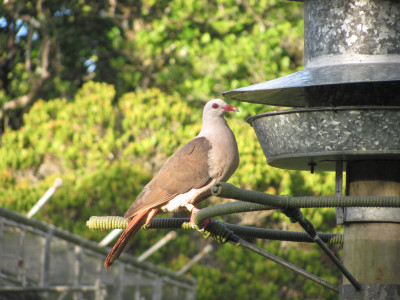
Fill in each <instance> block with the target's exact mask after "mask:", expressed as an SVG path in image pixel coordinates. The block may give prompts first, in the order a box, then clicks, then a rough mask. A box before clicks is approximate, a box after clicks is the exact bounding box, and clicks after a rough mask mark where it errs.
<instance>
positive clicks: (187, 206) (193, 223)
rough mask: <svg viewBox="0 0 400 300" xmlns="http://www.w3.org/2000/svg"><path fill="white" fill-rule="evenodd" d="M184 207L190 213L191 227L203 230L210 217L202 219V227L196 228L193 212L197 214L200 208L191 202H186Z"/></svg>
mask: <svg viewBox="0 0 400 300" xmlns="http://www.w3.org/2000/svg"><path fill="white" fill-rule="evenodd" d="M186 208H187V209H188V210H189V211H190V213H191V215H190V224H192V228H194V229H198V230H204V229H205V228H206V227H207V226H208V224H209V223H210V222H211V220H212V218H207V219H205V220H204V225H203V227H202V228H198V227H197V225H196V223H195V222H194V216H195V214H197V212H198V211H199V210H200V209H198V208H197V207H195V206H194V205H192V204H187V205H186Z"/></svg>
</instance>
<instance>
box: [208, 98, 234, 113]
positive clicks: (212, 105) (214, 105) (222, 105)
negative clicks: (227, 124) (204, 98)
mask: <svg viewBox="0 0 400 300" xmlns="http://www.w3.org/2000/svg"><path fill="white" fill-rule="evenodd" d="M226 111H239V109H238V108H236V107H234V106H232V105H229V104H227V103H226V102H225V101H224V100H222V99H213V100H210V101H208V102H207V104H206V106H205V107H204V111H203V118H204V117H212V118H215V117H221V116H223V115H224V113H225V112H226Z"/></svg>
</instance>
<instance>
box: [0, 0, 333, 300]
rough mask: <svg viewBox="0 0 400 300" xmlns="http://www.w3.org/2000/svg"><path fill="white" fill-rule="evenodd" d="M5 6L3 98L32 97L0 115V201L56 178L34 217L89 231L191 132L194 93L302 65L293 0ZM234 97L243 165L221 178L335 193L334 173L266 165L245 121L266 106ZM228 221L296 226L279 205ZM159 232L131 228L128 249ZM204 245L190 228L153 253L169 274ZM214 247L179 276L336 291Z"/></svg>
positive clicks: (300, 250)
mask: <svg viewBox="0 0 400 300" xmlns="http://www.w3.org/2000/svg"><path fill="white" fill-rule="evenodd" d="M14 3H16V2H15V1H9V4H8V5H5V6H4V9H1V10H0V17H2V18H3V19H2V20H1V22H0V29H1V31H0V64H1V66H2V69H1V72H0V105H1V106H3V105H4V104H6V103H10V102H11V101H13V100H14V99H15V98H16V97H20V96H26V95H28V96H31V97H32V101H31V102H30V103H33V104H32V105H31V106H30V103H28V104H29V105H27V106H25V107H22V108H21V109H20V110H15V111H12V112H8V113H7V115H6V116H2V117H0V118H3V121H4V122H2V126H4V130H3V127H2V129H1V130H2V132H3V134H2V136H1V147H0V157H1V160H0V205H1V206H5V207H7V208H10V209H14V210H17V211H19V212H22V213H26V212H27V211H28V210H29V209H30V208H31V207H32V206H33V205H34V203H35V202H36V201H37V200H38V199H39V198H40V197H41V196H42V195H43V194H44V193H45V191H46V190H47V189H48V188H49V187H50V186H51V185H52V184H53V182H54V180H55V179H56V178H57V177H61V178H62V179H63V181H64V184H63V186H62V187H61V188H60V189H59V190H57V192H56V194H55V195H54V196H53V197H52V199H51V200H50V201H49V202H48V203H47V204H46V206H45V207H44V208H43V209H42V210H41V211H40V212H39V213H38V214H37V215H36V216H35V218H39V219H43V220H46V221H48V222H50V223H53V224H55V225H57V226H60V227H62V228H65V229H68V230H71V231H72V232H74V233H77V234H81V235H84V236H86V237H89V238H92V239H95V240H96V239H97V240H98V239H100V238H102V237H103V236H104V235H106V232H96V231H89V230H87V229H86V228H85V222H86V220H87V219H88V218H89V217H90V216H92V215H122V214H123V213H124V211H125V210H126V209H127V208H128V207H129V205H130V204H131V203H132V201H133V200H134V199H135V197H136V195H137V194H138V193H139V192H140V191H141V189H142V187H143V186H144V185H145V184H146V183H147V182H148V181H149V180H150V179H151V177H152V176H153V174H154V172H156V171H157V170H158V169H159V168H160V167H161V165H162V164H163V163H164V162H165V160H166V158H167V157H169V156H170V155H171V154H172V153H173V152H175V151H176V150H177V148H178V147H179V146H181V145H183V144H184V143H186V142H187V141H189V140H190V139H191V138H193V137H194V136H195V135H196V134H197V133H198V132H199V130H200V128H201V110H202V107H203V104H204V102H203V103H201V101H198V100H202V101H205V100H208V99H209V98H215V97H218V95H220V93H221V92H223V91H227V90H229V89H233V88H238V87H242V86H246V85H249V84H252V83H258V82H262V81H265V80H270V79H273V78H276V77H279V76H283V75H287V74H289V73H292V72H294V71H296V70H298V69H300V68H301V67H302V57H303V54H302V52H303V44H302V39H303V38H302V35H303V19H302V4H301V3H295V2H288V1H282V0H261V1H255V0H239V1H231V0H216V1H194V0H188V1H183V0H174V1H118V2H117V5H116V6H113V3H115V2H113V1H77V0H76V1H75V0H74V1H67V2H65V1H44V2H41V6H40V5H36V4H34V3H33V2H31V1H27V2H26V5H25V6H23V7H22V6H21V7H22V8H20V9H22V11H17V10H18V9H19V8H18V7H19V6H16V5H14ZM21 13H22V14H23V15H24V16H25V18H24V19H23V20H22V19H19V18H20V15H21ZM28 17H29V18H28ZM28 19H29V20H28ZM35 21H37V22H39V23H40V24H41V25H42V26H40V27H36V26H34V24H35ZM43 24H45V25H43ZM17 27H18V28H19V30H18V32H19V33H18V36H17V30H15V28H17ZM23 29H25V30H23ZM29 32H31V34H32V36H33V37H34V38H32V39H30V38H29V36H30V35H29ZM46 41H50V44H49V45H50V46H49V48H46V45H47V44H46ZM46 49H47V50H48V52H46V51H45V50H46ZM46 53H48V56H46V55H45V54H46ZM46 61H47V62H48V64H47V65H46ZM47 73H48V76H47V75H46V74H47ZM91 80H95V81H97V82H93V81H91ZM100 82H101V83H100ZM232 104H234V105H236V106H238V107H239V108H240V111H241V112H240V113H236V114H235V115H234V116H233V115H232V116H229V117H228V122H229V124H230V126H231V128H232V130H233V131H234V133H235V134H236V137H237V141H238V146H239V151H240V160H241V163H240V166H239V169H238V170H237V172H236V173H235V174H234V176H232V178H231V180H230V182H231V183H233V184H235V185H237V186H240V187H244V188H248V189H253V190H258V191H265V192H268V193H272V194H288V195H293V196H297V195H332V194H333V193H334V185H333V182H334V180H333V174H331V173H317V174H313V175H311V174H309V173H308V172H300V171H287V170H281V169H275V168H272V167H269V166H268V165H267V164H266V160H265V157H264V155H263V153H262V150H261V147H260V145H259V143H258V141H257V138H256V135H255V134H254V131H253V129H252V128H251V126H249V124H247V123H246V122H245V119H246V118H247V117H248V116H250V115H254V114H256V113H260V112H263V111H266V110H272V109H274V108H273V107H266V106H262V105H255V104H250V103H232ZM7 124H8V125H7ZM222 201H226V200H223V199H212V200H210V201H208V202H207V203H203V204H201V206H202V207H204V206H206V205H214V204H217V203H221V202H222ZM303 212H304V213H305V215H306V216H307V217H308V218H309V219H310V220H311V221H312V222H313V223H314V224H315V226H316V227H317V230H320V231H333V230H335V231H337V230H338V229H334V227H335V213H334V210H333V209H318V210H316V209H306V210H304V211H303ZM224 220H227V221H230V222H234V223H242V224H252V225H254V224H255V225H257V226H263V227H267V228H279V229H289V230H300V228H299V227H298V226H296V225H292V224H290V222H289V220H288V219H287V218H285V217H284V216H282V215H281V214H279V212H273V213H263V214H257V213H253V214H241V215H234V216H227V217H224ZM164 234H165V231H161V230H159V231H152V230H146V231H144V230H142V231H140V232H139V233H138V235H137V236H136V238H135V240H134V247H133V248H132V249H130V251H131V253H133V254H134V255H139V254H141V253H142V252H143V251H144V250H146V249H147V248H148V247H150V246H151V245H152V244H154V243H155V242H156V241H157V240H158V239H159V238H160V237H161V236H163V235H164ZM207 242H208V241H204V240H203V239H201V237H200V235H199V234H198V233H197V232H193V231H191V232H179V237H178V238H177V239H176V240H174V241H172V242H171V244H173V245H171V246H169V247H164V248H162V249H161V250H160V251H158V252H157V253H156V254H154V255H153V256H151V257H150V258H149V260H150V261H151V262H154V263H157V264H160V265H163V266H165V267H168V268H171V269H174V270H179V269H180V268H181V267H182V266H184V265H185V264H186V263H187V262H188V261H189V260H190V258H191V257H193V256H195V255H196V254H197V253H198V252H199V250H200V249H201V248H202V247H204V245H205V244H206V243H207ZM254 242H256V243H257V245H258V246H260V247H262V248H264V249H266V250H267V251H270V252H272V253H274V254H277V255H279V256H282V257H283V258H285V259H287V260H289V261H291V262H293V263H295V264H298V265H299V266H301V267H303V268H305V269H307V270H308V271H310V272H313V273H315V274H317V275H320V276H322V277H323V278H325V279H327V280H329V281H330V282H332V283H337V281H338V278H339V277H340V275H339V273H338V272H337V271H336V270H335V268H334V267H333V266H332V264H331V263H330V262H328V261H327V260H326V259H324V256H323V255H322V254H321V253H320V251H318V249H316V248H315V247H314V246H311V245H305V244H294V243H285V242H277V241H254ZM171 249H173V250H171ZM215 249H216V250H215V251H214V252H213V253H212V254H209V255H208V257H207V258H206V259H205V260H204V261H205V262H204V263H202V264H198V265H196V266H195V267H193V268H192V269H191V270H190V273H189V275H191V276H194V277H195V278H196V279H197V280H198V290H197V294H198V298H199V299H232V298H235V299H236V298H237V299H321V298H323V299H334V298H336V295H334V294H333V293H332V292H329V291H326V290H324V289H322V288H320V287H319V286H317V285H316V284H314V283H312V282H310V281H308V280H304V279H303V278H301V277H299V276H296V275H294V274H293V273H291V272H288V271H286V270H285V269H283V268H282V267H280V266H277V265H275V264H274V263H271V262H269V261H266V260H265V259H263V258H262V257H260V256H258V255H256V254H253V253H250V252H249V251H248V250H245V249H240V248H235V247H233V246H231V245H215Z"/></svg>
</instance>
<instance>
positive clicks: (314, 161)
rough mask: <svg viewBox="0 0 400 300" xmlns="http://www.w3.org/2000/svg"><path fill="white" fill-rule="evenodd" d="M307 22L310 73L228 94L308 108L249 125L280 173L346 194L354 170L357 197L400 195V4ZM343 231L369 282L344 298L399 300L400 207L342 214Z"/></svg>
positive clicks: (310, 9) (321, 11)
mask: <svg viewBox="0 0 400 300" xmlns="http://www.w3.org/2000/svg"><path fill="white" fill-rule="evenodd" d="M304 24H305V28H304V36H305V41H304V48H305V59H304V63H305V68H304V70H302V71H299V72H296V73H294V74H291V75H288V76H285V77H282V78H277V79H275V80H271V81H267V82H263V83H259V84H255V85H252V86H249V87H243V88H239V89H235V90H232V91H228V92H226V93H224V95H225V96H226V97H229V98H232V99H236V100H240V101H247V102H256V103H263V104H269V105H278V106H292V107H300V108H296V109H290V110H283V111H278V112H271V113H265V114H261V115H257V116H254V117H251V118H250V119H249V122H250V123H251V125H252V126H253V127H254V130H255V132H256V134H257V137H258V138H259V141H260V144H261V146H262V148H263V151H264V154H265V156H266V157H267V162H268V163H269V164H270V165H272V166H275V167H280V168H285V169H300V170H311V172H314V171H320V170H330V171H336V172H337V192H336V195H341V194H342V191H341V183H342V171H343V170H346V172H347V182H346V194H347V195H354V196H356V195H368V196H399V195H400V1H398V0H385V1H381V0H318V1H316V0H304ZM338 223H339V224H341V223H344V225H345V242H344V259H343V261H344V264H345V266H346V267H348V269H349V271H350V272H351V273H352V274H353V275H354V276H355V278H356V279H358V280H359V282H361V284H362V288H361V291H357V290H356V289H355V288H354V287H353V286H351V285H350V284H349V282H348V281H346V280H344V283H343V285H342V292H341V299H383V298H382V297H386V298H385V299H399V297H400V209H398V208H347V209H345V210H338ZM382 254H383V255H382ZM396 297H397V298H396Z"/></svg>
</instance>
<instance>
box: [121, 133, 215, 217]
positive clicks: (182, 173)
mask: <svg viewBox="0 0 400 300" xmlns="http://www.w3.org/2000/svg"><path fill="white" fill-rule="evenodd" d="M211 147H212V146H211V143H210V141H209V140H208V139H207V138H205V137H197V138H195V139H193V140H191V141H190V142H189V143H187V144H186V145H185V146H183V147H182V148H181V149H179V150H178V151H177V152H176V153H175V154H174V155H172V156H171V157H170V159H168V161H167V162H166V163H165V165H164V167H162V169H161V170H160V171H159V172H158V173H157V174H156V175H155V176H154V178H153V179H152V180H151V181H150V182H149V183H148V184H147V185H146V186H145V187H144V189H143V190H142V192H141V193H140V194H139V196H138V197H137V198H136V200H135V201H134V202H133V203H132V205H131V206H130V207H129V209H128V210H127V212H126V213H125V218H132V217H133V216H135V215H136V214H137V213H139V212H140V211H142V210H144V209H148V208H152V207H156V206H158V205H161V204H163V203H166V202H168V201H169V200H171V199H173V198H175V197H176V196H177V195H179V194H183V193H186V192H188V191H190V190H191V189H193V188H200V187H203V186H205V185H206V184H207V183H209V182H210V181H211V180H212V178H211V177H210V175H209V165H208V153H209V151H210V150H211Z"/></svg>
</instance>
